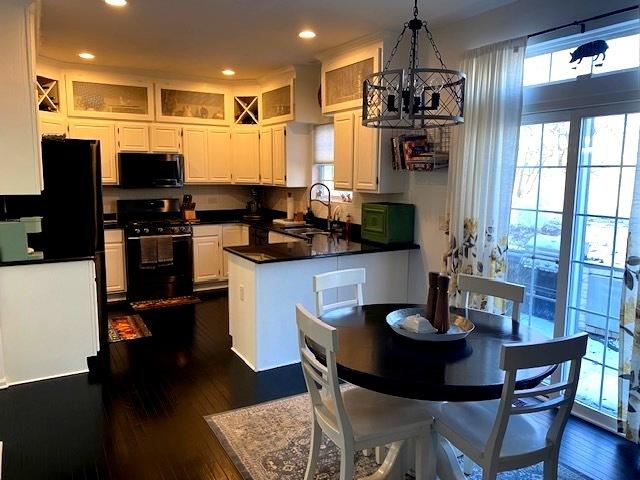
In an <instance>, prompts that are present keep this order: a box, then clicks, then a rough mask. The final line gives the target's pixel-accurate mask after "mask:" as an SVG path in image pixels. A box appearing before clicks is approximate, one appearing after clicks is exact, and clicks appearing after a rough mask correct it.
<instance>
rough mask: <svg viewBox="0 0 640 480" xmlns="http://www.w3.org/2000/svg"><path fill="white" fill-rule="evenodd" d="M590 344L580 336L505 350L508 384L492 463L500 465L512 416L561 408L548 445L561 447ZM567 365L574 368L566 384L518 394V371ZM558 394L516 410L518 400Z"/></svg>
mask: <svg viewBox="0 0 640 480" xmlns="http://www.w3.org/2000/svg"><path fill="white" fill-rule="evenodd" d="M587 340H588V335H587V334H586V333H580V334H577V335H573V336H571V337H564V338H554V339H552V340H546V341H543V342H535V343H533V342H532V343H522V344H518V343H514V344H507V345H503V346H502V351H501V354H500V368H502V369H503V370H505V382H504V386H503V388H502V397H501V398H500V405H499V407H498V413H497V416H496V421H495V423H494V426H493V430H492V432H491V435H490V436H489V440H488V442H487V455H489V456H490V457H492V461H498V458H499V456H500V451H501V450H502V443H503V440H504V436H505V432H506V430H507V425H508V424H509V417H510V416H511V415H522V414H534V413H537V412H542V411H545V410H550V409H554V408H557V409H558V413H557V414H556V415H555V417H554V418H553V420H552V422H551V425H550V426H549V430H548V431H547V442H548V444H549V445H557V442H559V441H560V438H561V437H562V432H563V431H564V427H565V426H566V424H567V420H568V418H569V414H570V412H571V406H572V405H573V401H574V400H575V396H576V390H577V388H578V380H579V376H580V364H581V361H582V357H584V355H585V353H586V351H587ZM566 363H568V364H569V365H570V368H569V374H568V376H567V379H566V381H564V382H559V383H554V384H551V385H547V386H541V387H537V388H530V389H526V390H516V379H517V375H518V370H521V369H527V368H536V367H543V366H554V365H558V364H566ZM556 393H557V396H553V397H550V398H549V399H548V400H545V401H541V402H536V403H532V404H527V405H525V406H513V401H514V399H516V398H526V397H533V396H537V395H542V394H556Z"/></svg>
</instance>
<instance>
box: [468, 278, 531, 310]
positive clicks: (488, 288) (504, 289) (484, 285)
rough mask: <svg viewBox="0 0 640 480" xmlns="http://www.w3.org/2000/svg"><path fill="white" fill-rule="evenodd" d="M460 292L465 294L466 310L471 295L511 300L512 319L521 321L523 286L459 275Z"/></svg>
mask: <svg viewBox="0 0 640 480" xmlns="http://www.w3.org/2000/svg"><path fill="white" fill-rule="evenodd" d="M458 290H460V291H461V292H462V293H463V294H464V306H465V308H469V294H470V293H479V294H481V295H491V296H492V297H498V298H502V299H504V300H510V301H511V302H512V303H513V309H512V313H511V318H512V320H513V321H514V322H519V321H520V304H522V302H523V301H524V286H523V285H518V284H517V283H509V282H501V281H500V280H492V279H490V278H485V277H477V276H474V275H467V274H465V273H459V274H458Z"/></svg>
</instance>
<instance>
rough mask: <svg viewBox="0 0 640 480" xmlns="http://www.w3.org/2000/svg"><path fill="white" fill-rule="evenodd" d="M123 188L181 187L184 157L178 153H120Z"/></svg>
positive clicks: (119, 160)
mask: <svg viewBox="0 0 640 480" xmlns="http://www.w3.org/2000/svg"><path fill="white" fill-rule="evenodd" d="M118 163H119V166H120V186H121V187H122V188H155V187H181V186H182V185H183V183H184V157H183V156H182V155H180V154H177V153H119V154H118Z"/></svg>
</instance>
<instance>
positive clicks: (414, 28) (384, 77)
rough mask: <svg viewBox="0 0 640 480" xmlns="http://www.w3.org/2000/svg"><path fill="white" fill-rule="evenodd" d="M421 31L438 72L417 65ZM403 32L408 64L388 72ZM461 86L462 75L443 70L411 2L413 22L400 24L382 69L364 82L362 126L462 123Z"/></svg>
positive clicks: (409, 127)
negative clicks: (406, 37) (407, 45)
mask: <svg viewBox="0 0 640 480" xmlns="http://www.w3.org/2000/svg"><path fill="white" fill-rule="evenodd" d="M423 29H424V31H425V33H426V36H427V39H428V40H429V43H430V44H431V47H432V49H433V52H434V53H435V56H436V59H437V60H438V62H439V63H440V67H441V68H420V66H419V64H418V35H419V33H420V32H421V31H422V30H423ZM407 30H410V31H411V39H410V40H411V46H410V48H409V64H408V65H407V66H406V67H405V68H390V67H392V62H393V60H394V57H395V56H396V53H397V51H398V46H399V45H400V42H402V39H403V38H404V35H405V33H406V32H407ZM464 84H465V74H464V73H462V72H459V71H457V70H449V69H447V67H446V66H445V64H444V62H443V61H442V56H441V55H440V51H439V50H438V47H437V46H436V44H435V41H434V40H433V35H432V34H431V32H430V31H429V28H428V26H427V22H426V21H424V20H421V19H419V18H418V0H414V5H413V18H412V19H411V20H409V21H408V22H406V23H405V24H404V26H403V28H402V32H401V33H400V35H399V36H398V40H397V41H396V44H395V46H394V47H393V49H392V50H391V55H390V56H389V59H388V60H387V63H386V64H385V66H384V69H383V70H382V71H381V72H377V73H374V74H372V75H369V76H368V77H367V78H366V79H365V80H364V85H363V99H362V124H363V125H364V126H366V127H373V128H398V129H406V130H422V129H425V128H434V127H444V126H447V125H456V124H458V123H463V122H464Z"/></svg>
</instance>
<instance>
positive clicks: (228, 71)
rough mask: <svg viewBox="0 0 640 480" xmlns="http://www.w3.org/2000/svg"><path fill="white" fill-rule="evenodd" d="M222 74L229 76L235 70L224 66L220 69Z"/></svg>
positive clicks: (233, 73)
mask: <svg viewBox="0 0 640 480" xmlns="http://www.w3.org/2000/svg"><path fill="white" fill-rule="evenodd" d="M222 74H223V75H227V76H231V75H235V74H236V72H235V71H234V70H231V69H230V68H225V69H224V70H222Z"/></svg>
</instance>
